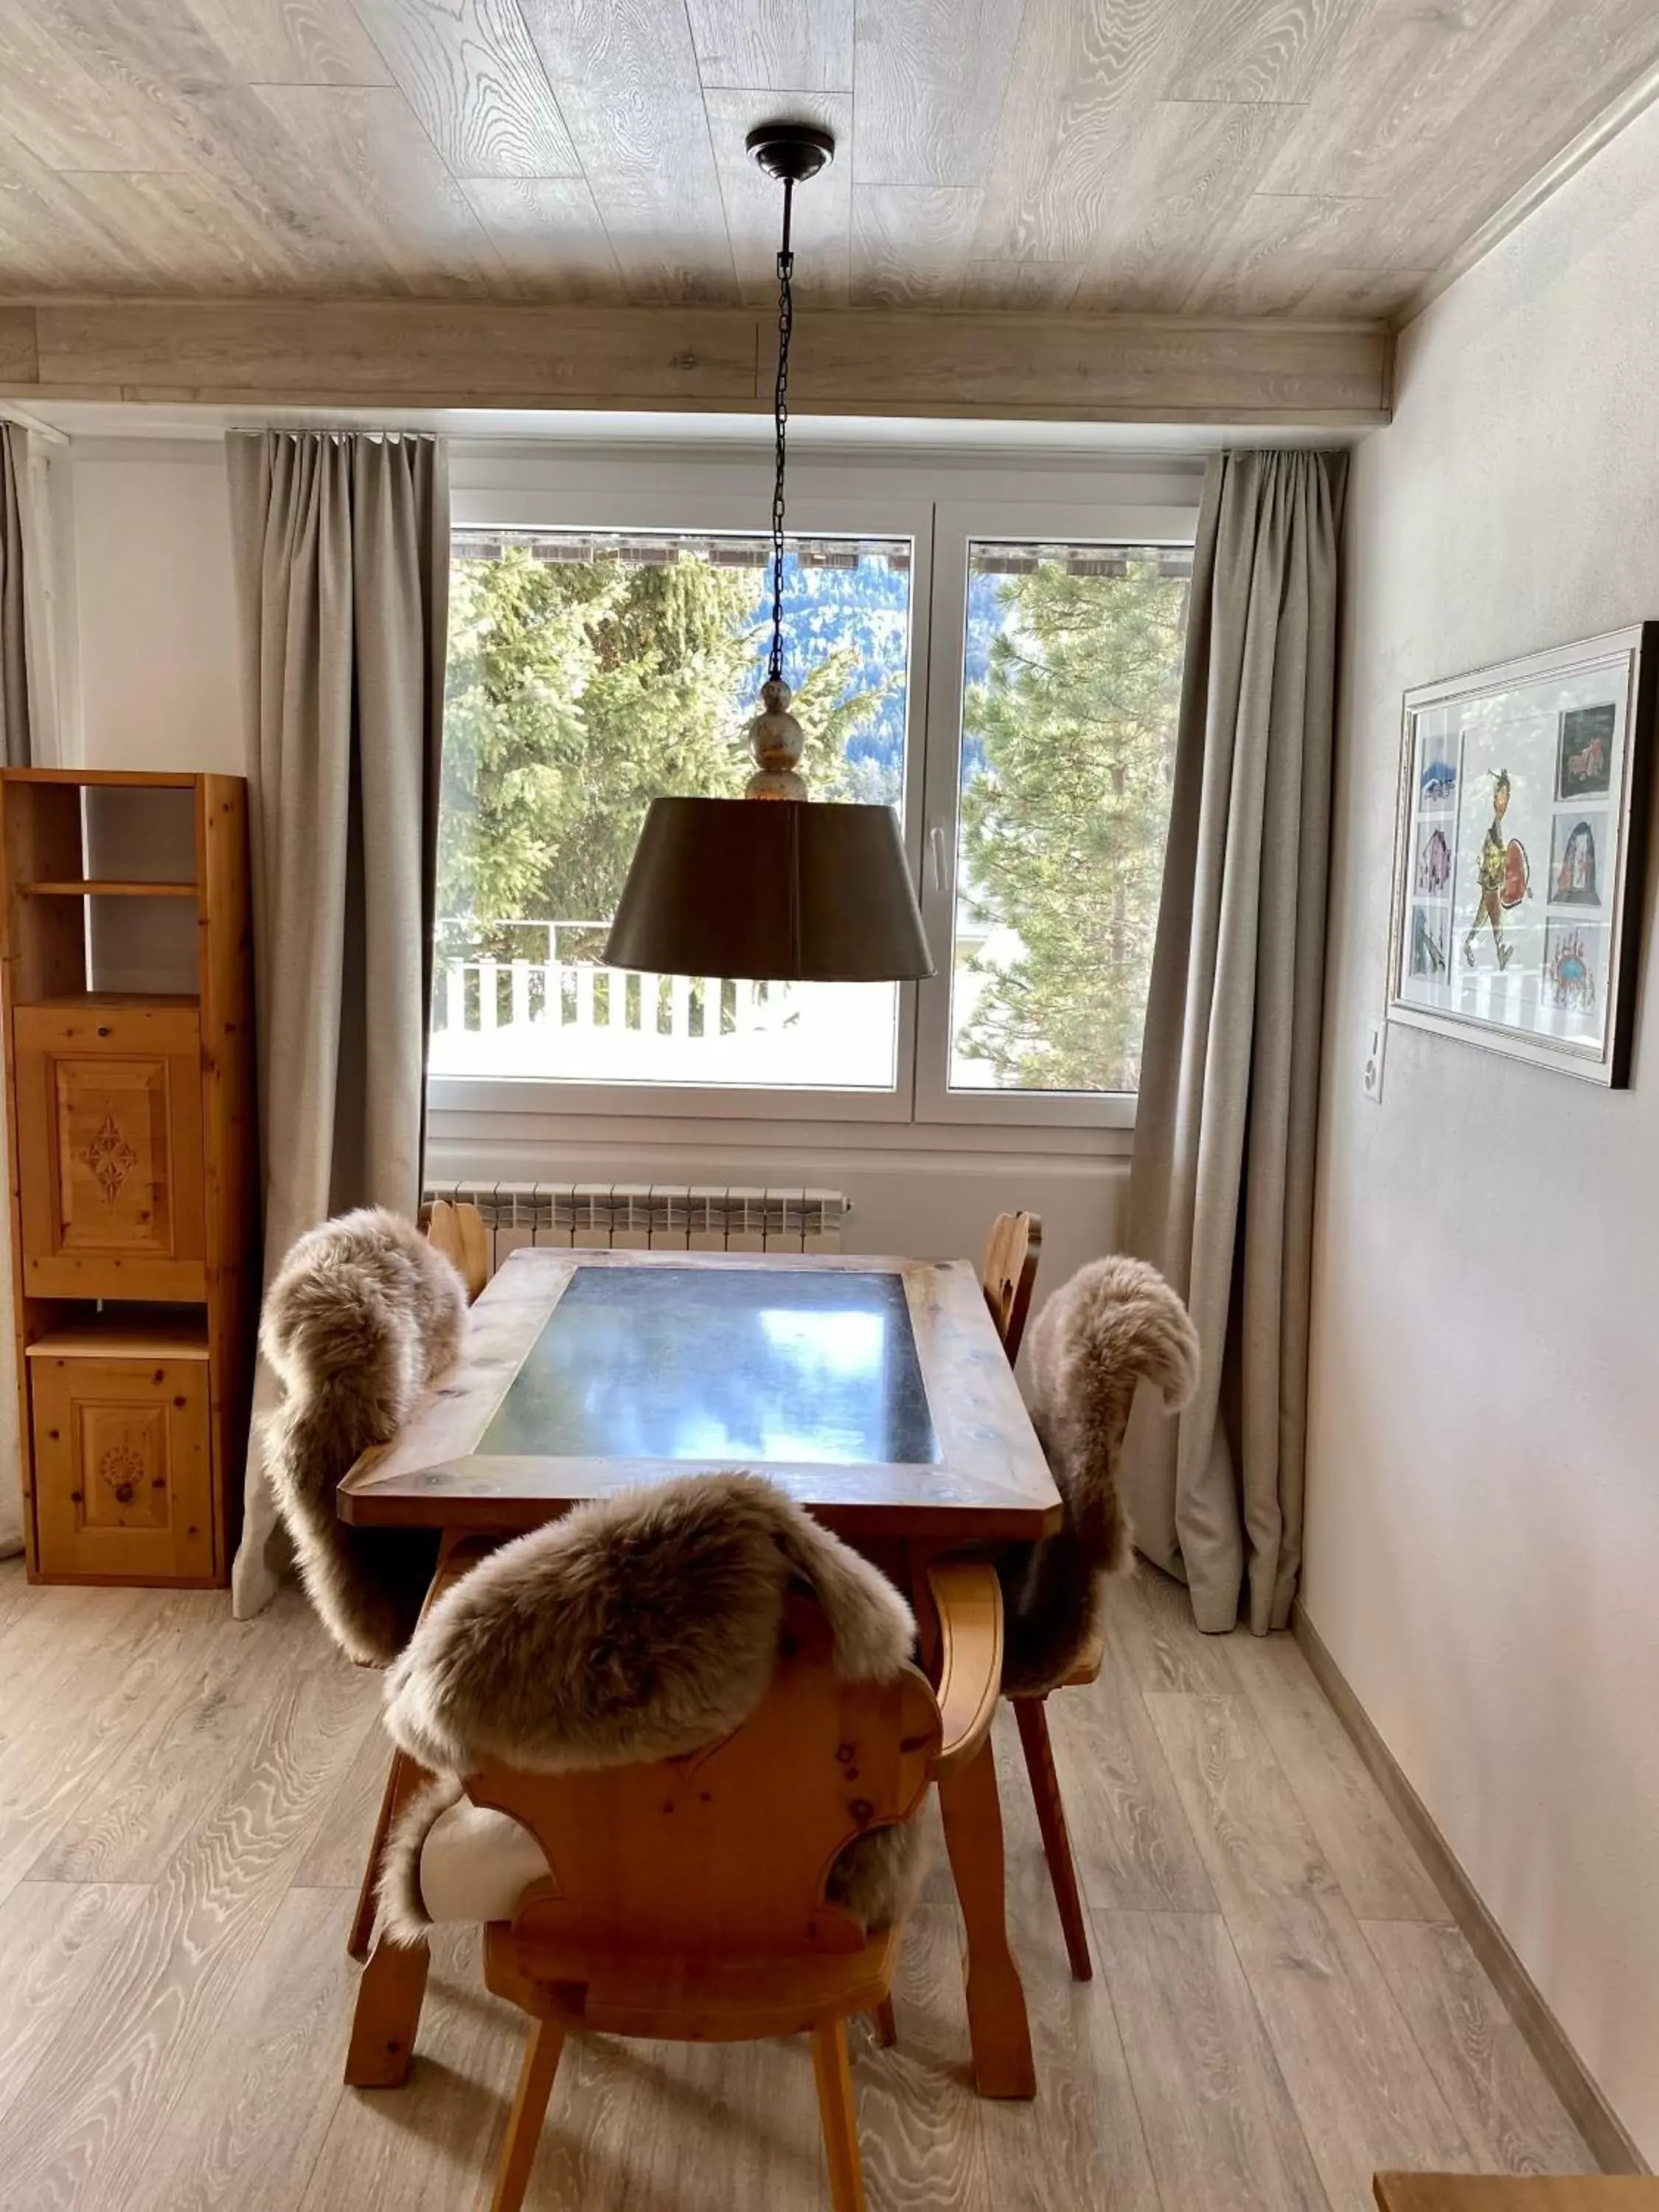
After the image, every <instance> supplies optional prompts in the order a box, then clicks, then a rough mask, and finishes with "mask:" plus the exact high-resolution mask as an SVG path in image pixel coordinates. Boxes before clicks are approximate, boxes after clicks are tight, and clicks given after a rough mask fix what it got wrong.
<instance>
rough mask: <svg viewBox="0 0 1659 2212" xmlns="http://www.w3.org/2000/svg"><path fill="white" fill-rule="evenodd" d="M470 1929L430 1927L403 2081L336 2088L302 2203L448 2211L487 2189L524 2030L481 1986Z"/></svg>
mask: <svg viewBox="0 0 1659 2212" xmlns="http://www.w3.org/2000/svg"><path fill="white" fill-rule="evenodd" d="M342 1940H343V1939H342ZM478 1948H479V1947H478V1936H477V1929H447V1928H446V1929H438V1930H437V1931H436V1935H435V1940H434V1943H433V1978H432V1981H431V1983H430V1984H428V1990H427V1999H426V2007H425V2010H424V2012H423V2014H422V2021H421V2033H420V2039H419V2042H418V2044H417V2045H416V2061H415V2066H414V2069H413V2071H412V2072H411V2074H410V2079H409V2081H408V2083H407V2084H406V2085H405V2086H404V2087H403V2088H401V2089H373V2090H358V2089H351V2090H347V2091H346V2092H344V2093H343V2095H342V2097H341V2099H340V2102H339V2104H338V2106H337V2107H336V2110H335V2113H334V2118H333V2120H332V2121H331V2124H330V2126H329V2130H328V2133H327V2135H326V2136H325V2138H324V2142H323V2147H322V2150H321V2152H320V2154H319V2156H318V2159H317V2162H316V2164H315V2166H313V2168H312V2171H311V2176H310V2179H309V2181H308V2183H307V2187H306V2191H305V2194H304V2196H303V2197H301V2200H300V2203H301V2207H302V2208H303V2212H342V2208H343V2207H346V2206H353V2207H356V2206H358V2205H362V2206H365V2207H367V2206H369V2205H386V2206H392V2205H396V2206H397V2208H398V2212H454V2208H456V2207H458V2206H461V2205H470V2204H473V2203H480V2202H482V2201H483V2200H484V2199H485V2197H487V2187H486V2185H485V2182H484V2177H485V2176H486V2175H488V2174H489V2173H490V2172H493V2170H494V2167H495V2155H496V2152H497V2150H498V2149H499V2148H500V2141H501V2132H502V2130H503V2129H504V2127H505V2126H506V2124H507V2105H508V2102H509V2100H510V2098H511V2094H512V2089H513V2081H514V2079H515V2077H516V2075H517V2071H518V2064H519V2058H520V2051H521V2048H522V2039H521V2024H520V2022H519V2021H517V2020H516V2019H515V2016H514V2015H513V2013H512V2011H511V2010H510V2008H508V2007H507V2006H505V2005H502V2004H500V2003H498V2002H497V2001H496V2000H495V1999H494V1998H493V1997H490V1996H488V1995H487V1993H486V1992H485V1991H484V1990H483V1986H482V1978H481V1972H480V1968H479V1963H478ZM571 2201H572V2202H581V2201H585V2200H577V2199H573V2200H571Z"/></svg>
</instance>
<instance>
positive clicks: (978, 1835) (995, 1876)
mask: <svg viewBox="0 0 1659 2212" xmlns="http://www.w3.org/2000/svg"><path fill="white" fill-rule="evenodd" d="M939 1811H940V1812H941V1814H943V1815H944V1818H945V1849H946V1850H947V1851H948V1852H949V1853H950V1857H951V1874H952V1875H953V1876H954V1877H955V1880H956V1885H957V1903H958V1904H959V1905H961V1907H962V1918H963V1927H964V1928H965V1929H966V1930H967V1936H968V1948H967V1955H966V1958H965V1960H964V1961H963V1966H964V1972H965V1979H966V1984H967V1996H968V2033H969V2038H970V2039H971V2041H972V2044H973V2048H974V2084H975V2087H976V2088H977V2089H978V2091H979V2093H980V2095H981V2097H1035V2096H1036V2067H1035V2065H1034V2064H1033V2063H1032V2059H1031V2028H1030V2021H1029V2020H1028V2019H1027V2018H1026V2013H1025V1991H1024V1989H1023V1988H1022V1987H1021V1984H1020V1978H1019V1969H1018V1966H1015V1964H1014V1958H1013V1954H1012V1951H1011V1950H1010V1949H1009V1948H1008V1926H1007V1919H1006V1907H1005V1897H1004V1883H1003V1863H1002V1807H1001V1805H1000V1802H999V1801H998V1798H997V1769H996V1759H995V1756H994V1753H993V1752H992V1749H991V1744H990V1740H989V1738H988V1737H987V1740H986V1741H985V1743H984V1744H983V1746H982V1747H981V1749H980V1751H979V1753H978V1755H977V1756H976V1757H975V1758H974V1759H970V1760H969V1762H968V1764H967V1765H966V1766H963V1767H959V1768H958V1769H957V1771H956V1772H955V1773H954V1774H950V1775H945V1776H944V1777H943V1778H941V1779H940V1782H939Z"/></svg>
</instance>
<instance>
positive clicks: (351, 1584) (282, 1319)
mask: <svg viewBox="0 0 1659 2212" xmlns="http://www.w3.org/2000/svg"><path fill="white" fill-rule="evenodd" d="M465 1326H466V1292H465V1288H464V1286H463V1285H462V1282H461V1279H460V1277H459V1275H458V1274H457V1273H456V1272H455V1270H454V1268H453V1267H452V1266H451V1264H450V1262H449V1261H447V1260H446V1259H445V1258H444V1256H443V1255H442V1254H441V1252H437V1251H435V1249H433V1247H432V1246H431V1245H430V1244H428V1243H427V1241H426V1239H425V1237H422V1235H421V1233H420V1231H418V1230H417V1229H416V1227H415V1226H414V1225H413V1224H412V1223H411V1222H408V1221H404V1220H403V1219H401V1218H399V1217H398V1215H397V1214H395V1213H389V1212H386V1209H385V1208H384V1207H381V1206H365V1207H363V1208H362V1209H361V1210H360V1211H359V1212H356V1213H346V1214H342V1215H341V1216H340V1218H339V1219H338V1220H336V1221H325V1223H324V1224H323V1225H322V1227H321V1228H320V1229H313V1230H312V1231H311V1232H310V1233H309V1235H307V1236H305V1237H301V1239H300V1241H299V1243H297V1244H295V1246H294V1248H293V1249H292V1250H291V1251H290V1252H289V1255H288V1257H287V1259H286V1260H284V1261H283V1265H282V1267H281V1269H280V1270H279V1272H278V1273H277V1275H276V1280H275V1281H274V1282H273V1283H272V1284H271V1285H270V1290H269V1291H267V1292H266V1294H265V1304H264V1315H263V1316H262V1317H261V1320H260V1324H259V1342H260V1346H261V1349H262V1350H263V1351H264V1355H265V1358H267V1359H268V1360H269V1361H270V1364H271V1367H272V1369H273V1370H274V1371H275V1373H276V1376H277V1378H278V1380H279V1381H280V1382H281V1383H282V1385H283V1400H282V1403H281V1405H280V1407H278V1409H277V1413H276V1419H275V1421H274V1422H273V1424H272V1425H271V1430H270V1438H269V1443H268V1447H267V1449H268V1451H269V1455H270V1456H269V1465H270V1476H271V1483H272V1486H273V1488H274V1489H275V1491H276V1502H277V1507H278V1510H280V1512H281V1514H282V1516H283V1521H284V1522H285V1523H286V1524H287V1528H288V1531H289V1535H290V1536H291V1537H292V1539H293V1541H294V1549H295V1554H296V1556H297V1558H298V1559H299V1563H300V1572H301V1576H302V1577H303V1578H304V1581H305V1586H306V1589H307V1593H308V1594H309V1595H310V1598H311V1601H312V1603H313V1605H314V1606H315V1607H316V1608H317V1611H318V1612H319V1614H320V1615H321V1616H322V1619H323V1621H324V1623H325V1626H327V1628H328V1630H329V1632H330V1634H331V1636H332V1637H333V1638H334V1640H335V1642H336V1643H337V1644H338V1645H339V1646H340V1649H341V1650H343V1652H345V1654H346V1655H347V1656H348V1657H349V1658H351V1659H354V1660H356V1661H357V1662H359V1663H360V1664H365V1665H375V1666H384V1665H385V1664H386V1662H387V1661H388V1660H389V1659H392V1658H393V1657H395V1656H396V1655H397V1654H398V1652H399V1651H400V1650H402V1649H403V1647H404V1644H405V1643H406V1642H407V1641H408V1639H409V1636H410V1632H411V1631H412V1629H413V1628H414V1626H415V1623H416V1620H418V1619H419V1617H420V1611H421V1607H422V1602H423V1601H424V1600H425V1597H426V1592H427V1587H428V1583H430V1582H431V1580H432V1574H433V1570H434V1568H435V1565H436V1563H437V1556H438V1540H437V1537H436V1536H435V1534H428V1532H427V1531H425V1530H422V1529H403V1528H349V1527H348V1526H347V1525H346V1523H345V1522H343V1521H342V1520H341V1519H340V1518H339V1517H338V1516H337V1513H336V1511H335V1508H334V1493H335V1492H336V1491H337V1489H338V1487H339V1486H340V1480H341V1478H342V1477H343V1475H344V1474H346V1473H347V1472H348V1471H349V1468H350V1466H351V1463H352V1462H353V1461H354V1460H355V1459H356V1457H357V1455H358V1454H359V1453H360V1452H363V1451H366V1450H367V1449H368V1447H369V1446H370V1445H371V1444H379V1443H386V1442H387V1441H388V1439H389V1438H391V1437H393V1436H395V1435H396V1434H397V1432H398V1429H399V1428H400V1427H401V1426H402V1425H403V1424H404V1421H405V1420H407V1419H408V1418H409V1415H410V1412H411V1411H412V1410H413V1408H414V1406H415V1401H416V1399H417V1398H418V1397H419V1396H420V1395H421V1392H422V1390H423V1389H425V1388H426V1386H427V1384H428V1383H429V1382H430V1381H431V1380H432V1378H433V1377H434V1376H436V1375H439V1374H441V1373H442V1371H443V1370H444V1369H445V1368H446V1367H447V1366H449V1365H450V1364H451V1363H452V1361H453V1359H454V1358H455V1355H456V1353H457V1352H458V1351H459V1348H460V1343H461V1337H462V1334H463V1332H464V1330H465Z"/></svg>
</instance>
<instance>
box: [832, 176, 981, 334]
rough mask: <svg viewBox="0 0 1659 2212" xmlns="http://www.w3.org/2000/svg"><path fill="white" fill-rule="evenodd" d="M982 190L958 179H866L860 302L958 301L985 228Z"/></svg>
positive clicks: (856, 231) (860, 214)
mask: <svg viewBox="0 0 1659 2212" xmlns="http://www.w3.org/2000/svg"><path fill="white" fill-rule="evenodd" d="M980 197H981V195H980V194H979V193H978V192H976V191H971V190H966V189H963V187H962V186H960V185H855V186H854V191H853V304H854V307H956V306H957V304H958V303H959V302H960V301H961V298H962V286H963V278H964V276H966V275H967V273H968V263H969V257H970V256H971V254H972V252H973V248H974V234H975V231H976V230H977V229H978V228H979V212H980Z"/></svg>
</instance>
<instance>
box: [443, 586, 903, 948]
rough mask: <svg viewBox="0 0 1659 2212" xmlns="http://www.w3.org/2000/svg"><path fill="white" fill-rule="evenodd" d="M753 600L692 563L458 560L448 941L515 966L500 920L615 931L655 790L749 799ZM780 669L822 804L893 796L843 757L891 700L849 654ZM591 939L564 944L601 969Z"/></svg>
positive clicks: (876, 769) (811, 656) (449, 765)
mask: <svg viewBox="0 0 1659 2212" xmlns="http://www.w3.org/2000/svg"><path fill="white" fill-rule="evenodd" d="M757 594H758V586H757V577H756V574H755V572H753V571H747V572H745V571H744V570H741V569H727V568H714V567H712V566H711V565H710V564H709V563H708V562H706V561H703V560H700V559H696V558H695V557H694V558H682V559H680V560H678V561H673V562H664V563H661V564H645V563H639V564H635V563H629V562H623V561H621V560H619V559H617V558H615V557H608V558H600V559H598V560H595V561H592V562H568V563H562V562H543V561H539V560H538V559H537V558H536V557H535V556H533V554H532V552H531V551H530V550H529V549H528V548H526V547H525V546H522V545H509V546H507V548H506V550H504V551H503V552H502V553H501V554H500V555H499V556H490V557H487V558H478V559H462V560H459V561H458V562H456V563H455V564H454V568H453V574H452V579H451V586H450V618H449V630H450V642H449V671H448V683H447V698H446V703H445V719H444V763H443V803H442V808H441V821H440V833H439V888H438V901H439V911H440V912H441V914H444V915H452V916H460V917H464V918H465V923H466V927H465V931H464V933H463V934H464V935H465V938H466V939H468V940H469V942H468V943H467V945H465V947H463V946H460V945H453V946H451V947H449V948H448V949H450V950H452V951H462V950H464V949H465V950H466V951H489V952H495V953H498V954H501V955H503V956H510V955H511V954H513V953H515V952H516V953H524V952H526V951H529V950H530V949H531V948H530V947H529V946H527V945H526V944H525V943H524V942H523V941H522V937H521V934H520V933H515V932H513V931H512V930H510V929H507V928H504V927H501V925H502V924H504V923H507V922H512V921H518V920H520V919H526V918H528V919H536V920H540V919H547V918H557V919H561V920H562V919H567V918H568V919H570V920H573V921H593V922H595V923H599V922H604V921H608V920H609V918H610V916H611V915H612V914H613V913H614V912H615V910H616V906H617V899H618V898H619V897H620V896H621V894H622V887H623V881H624V879H625V878H626V876H627V872H628V864H629V860H630V859H631V857H632V854H633V850H634V846H635V842H636V840H637V838H638V836H639V831H640V824H641V822H642V821H643V820H644V818H645V812H646V809H647V806H648V805H649V804H650V802H651V800H652V799H653V798H654V797H655V796H656V795H657V793H659V792H665V791H671V792H682V793H693V794H696V795H699V796H702V797H708V798H730V797H735V796H736V795H737V794H738V793H740V792H741V791H742V789H743V787H744V781H746V779H747V777H748V775H749V774H750V770H751V769H752V768H753V765H754V763H753V762H752V761H751V760H750V757H749V755H748V751H747V749H746V740H745V735H744V732H745V727H746V724H747V721H748V719H749V717H750V715H751V714H753V713H754V712H755V711H756V709H757V706H758V704H759V699H758V690H759V686H758V682H757V668H756V653H757V644H758V642H759V640H758V637H757V626H758V623H759V617H760V611H761V604H760V600H759V598H758V595H757ZM790 665H791V673H792V674H793V675H795V677H796V681H797V684H798V690H797V693H796V700H795V712H796V714H797V715H798V716H799V720H800V722H801V726H802V727H803V729H804V730H805V732H806V738H807V746H806V752H805V758H804V761H803V763H802V765H803V769H804V770H805V774H806V775H808V777H809V778H810V779H811V783H812V787H813V790H814V792H815V793H816V794H817V796H818V797H820V798H824V799H841V798H855V797H856V798H862V797H869V798H881V799H890V798H894V797H896V796H897V790H896V783H897V778H896V775H890V774H889V773H887V772H886V771H885V770H884V769H882V768H881V767H880V766H879V764H878V763H864V762H860V761H857V760H852V761H849V760H848V757H847V746H848V741H849V739H850V738H852V737H853V736H854V734H855V733H856V732H859V731H860V729H861V728H862V727H864V726H865V725H866V723H867V722H868V721H869V720H870V718H871V716H872V712H873V711H874V710H875V709H876V708H877V707H878V704H879V702H880V701H881V698H882V696H883V690H884V687H883V686H881V685H879V684H878V685H876V686H874V687H871V686H866V688H864V689H862V690H860V689H858V688H856V687H855V684H854V676H855V673H856V671H857V668H858V665H859V654H858V653H857V652H856V651H855V650H854V647H852V646H851V645H850V644H840V645H836V646H833V647H825V646H823V644H822V643H817V642H815V641H812V640H811V639H809V640H808V641H806V649H805V656H804V665H801V666H800V667H799V668H797V667H796V665H795V664H794V662H793V660H792V662H791V664H790ZM888 784H892V785H893V786H894V788H893V789H891V790H889V789H888V788H887V786H888ZM599 941H600V933H599V932H598V931H597V930H596V931H595V932H594V933H592V941H591V942H588V941H583V940H581V939H580V933H577V932H574V931H568V932H565V933H562V937H561V942H560V950H561V951H562V954H563V956H564V957H567V958H571V957H575V958H582V957H586V958H594V957H597V955H598V948H599Z"/></svg>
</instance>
